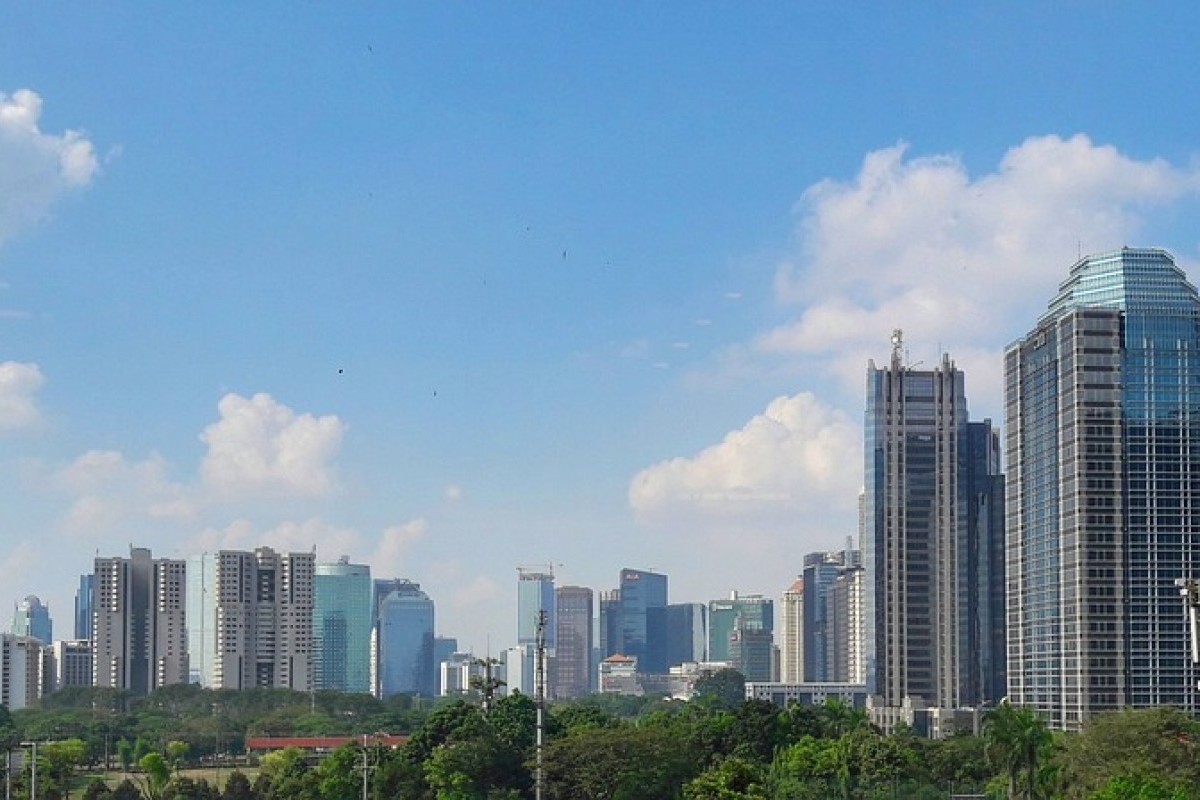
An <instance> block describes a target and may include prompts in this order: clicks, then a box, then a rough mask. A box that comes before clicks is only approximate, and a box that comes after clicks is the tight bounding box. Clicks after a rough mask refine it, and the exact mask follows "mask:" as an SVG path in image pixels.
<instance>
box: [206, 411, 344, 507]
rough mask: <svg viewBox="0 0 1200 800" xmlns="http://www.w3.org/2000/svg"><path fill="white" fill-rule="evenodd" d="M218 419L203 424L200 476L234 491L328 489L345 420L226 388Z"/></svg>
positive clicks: (315, 493) (313, 493)
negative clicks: (301, 411) (299, 410)
mask: <svg viewBox="0 0 1200 800" xmlns="http://www.w3.org/2000/svg"><path fill="white" fill-rule="evenodd" d="M217 408H218V411H219V413H220V416H221V418H220V420H218V421H217V422H214V423H213V424H212V425H209V426H208V427H207V428H205V429H204V432H203V433H202V434H201V435H200V439H201V441H203V442H204V443H205V444H206V445H208V452H207V454H206V455H205V457H204V461H203V463H202V464H201V475H202V477H203V479H204V482H205V483H206V484H207V485H208V486H210V487H211V488H213V489H215V490H216V491H217V492H218V493H220V494H222V495H225V496H233V497H254V496H262V495H266V496H271V497H277V496H285V497H286V496H303V497H319V496H322V495H326V494H328V493H329V492H330V491H332V490H333V488H334V487H335V484H336V481H335V476H334V469H333V465H332V463H331V462H332V459H333V457H334V456H335V455H336V454H337V451H338V448H339V447H340V445H341V441H342V434H343V431H344V426H343V424H342V422H341V420H339V419H338V418H337V416H334V415H328V416H323V417H315V416H313V415H312V414H297V413H296V412H294V411H293V410H292V409H290V408H288V407H287V406H286V405H283V404H282V403H280V402H278V401H276V400H275V399H274V398H273V397H271V396H270V395H269V394H265V393H259V394H256V395H254V396H253V397H249V398H246V397H242V396H240V395H237V394H233V393H230V394H227V395H225V396H224V397H223V398H221V401H220V403H219V404H218V406H217Z"/></svg>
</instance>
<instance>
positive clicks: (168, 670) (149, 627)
mask: <svg viewBox="0 0 1200 800" xmlns="http://www.w3.org/2000/svg"><path fill="white" fill-rule="evenodd" d="M186 575H187V564H186V562H184V561H180V560H175V559H153V558H151V556H150V551H149V550H148V549H146V548H141V547H134V548H131V549H130V552H129V558H120V557H113V558H97V559H96V561H95V576H96V579H95V590H94V591H95V596H94V597H93V603H92V654H93V660H92V685H94V686H99V687H103V688H112V689H125V690H127V691H131V692H134V693H136V694H146V693H148V692H150V691H152V690H154V689H157V688H159V687H161V686H169V685H171V684H175V683H186V682H187V679H188V648H187V617H186V602H185V595H184V589H185V583H186Z"/></svg>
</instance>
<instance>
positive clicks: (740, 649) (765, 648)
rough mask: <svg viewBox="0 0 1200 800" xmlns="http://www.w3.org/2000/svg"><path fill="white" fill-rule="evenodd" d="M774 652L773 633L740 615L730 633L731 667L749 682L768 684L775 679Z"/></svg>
mask: <svg viewBox="0 0 1200 800" xmlns="http://www.w3.org/2000/svg"><path fill="white" fill-rule="evenodd" d="M773 651H774V648H773V646H772V642H771V631H770V630H768V629H766V628H763V627H761V626H760V625H757V624H753V623H751V622H749V621H748V620H747V619H746V618H745V617H743V616H740V615H739V616H738V618H737V620H735V621H734V624H733V630H731V631H730V632H729V666H730V667H732V668H733V669H736V670H737V671H738V672H740V673H742V675H743V676H744V677H745V678H746V681H747V682H750V681H753V682H757V683H768V682H770V681H772V680H774V678H775V676H774V675H773V674H772V673H773V670H772V666H773V665H774V656H773Z"/></svg>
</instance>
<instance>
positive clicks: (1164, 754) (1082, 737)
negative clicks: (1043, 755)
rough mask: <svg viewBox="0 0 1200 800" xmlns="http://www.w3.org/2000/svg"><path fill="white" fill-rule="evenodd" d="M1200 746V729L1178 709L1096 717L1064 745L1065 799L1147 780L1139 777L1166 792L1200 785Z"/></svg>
mask: <svg viewBox="0 0 1200 800" xmlns="http://www.w3.org/2000/svg"><path fill="white" fill-rule="evenodd" d="M1197 743H1200V726H1198V725H1197V724H1196V723H1195V722H1194V721H1193V720H1192V719H1191V718H1190V717H1189V716H1188V715H1187V714H1185V713H1183V712H1182V711H1179V710H1177V709H1174V708H1166V707H1161V708H1145V709H1137V710H1134V709H1125V710H1122V711H1109V712H1105V713H1102V714H1096V715H1095V716H1093V717H1092V718H1090V719H1089V720H1088V722H1087V724H1086V725H1085V726H1084V729H1083V731H1082V732H1080V733H1079V734H1077V735H1074V736H1070V737H1066V738H1065V739H1064V740H1063V748H1062V753H1061V755H1060V757H1059V761H1060V763H1061V767H1062V773H1063V785H1064V789H1065V791H1064V794H1065V795H1066V796H1067V797H1068V798H1083V797H1089V796H1090V795H1091V794H1092V793H1093V792H1097V791H1099V790H1100V789H1101V788H1102V787H1107V786H1109V785H1110V784H1111V783H1112V781H1113V780H1114V779H1116V778H1121V779H1123V780H1125V781H1126V782H1128V781H1133V780H1135V779H1138V780H1142V779H1139V778H1138V776H1147V777H1149V776H1153V777H1154V778H1155V779H1157V780H1158V781H1160V782H1161V783H1162V784H1163V786H1166V787H1174V786H1188V785H1190V786H1200V763H1198V762H1197V759H1196V746H1197ZM1142 782H1143V783H1145V780H1143V781H1142ZM1146 791H1147V792H1149V791H1153V790H1150V789H1147V790H1146Z"/></svg>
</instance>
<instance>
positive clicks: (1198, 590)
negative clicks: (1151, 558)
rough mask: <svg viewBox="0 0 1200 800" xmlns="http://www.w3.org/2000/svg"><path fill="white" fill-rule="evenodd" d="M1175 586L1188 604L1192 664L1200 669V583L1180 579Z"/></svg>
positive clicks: (1193, 579)
mask: <svg viewBox="0 0 1200 800" xmlns="http://www.w3.org/2000/svg"><path fill="white" fill-rule="evenodd" d="M1175 585H1176V586H1178V587H1179V594H1180V595H1181V596H1182V597H1183V599H1184V602H1186V603H1187V615H1188V632H1189V633H1190V634H1191V636H1190V639H1191V644H1192V653H1191V655H1192V664H1194V665H1195V666H1197V667H1200V581H1198V580H1196V579H1195V578H1180V579H1178V580H1177V581H1175Z"/></svg>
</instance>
